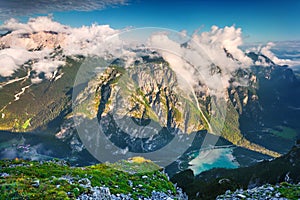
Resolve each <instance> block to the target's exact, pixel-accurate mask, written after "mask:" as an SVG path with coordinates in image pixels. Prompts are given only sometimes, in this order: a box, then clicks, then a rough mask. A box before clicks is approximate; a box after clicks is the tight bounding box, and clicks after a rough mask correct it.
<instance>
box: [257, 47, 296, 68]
mask: <svg viewBox="0 0 300 200" xmlns="http://www.w3.org/2000/svg"><path fill="white" fill-rule="evenodd" d="M275 46H276V44H275V43H273V42H269V43H268V44H267V45H266V46H264V47H262V48H261V50H260V52H261V53H262V54H264V55H265V56H267V57H268V58H270V59H271V60H272V61H273V62H274V63H275V64H277V65H288V66H291V67H292V66H295V65H300V61H293V60H291V59H280V58H278V57H277V56H276V55H275V54H274V53H273V52H272V51H271V49H272V48H274V47H275Z"/></svg>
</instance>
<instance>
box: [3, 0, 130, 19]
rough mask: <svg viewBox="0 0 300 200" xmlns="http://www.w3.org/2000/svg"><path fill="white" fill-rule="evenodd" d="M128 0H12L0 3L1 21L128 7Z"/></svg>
mask: <svg viewBox="0 0 300 200" xmlns="http://www.w3.org/2000/svg"><path fill="white" fill-rule="evenodd" d="M127 3H128V1H127V0H85V1H77V0H66V1H56V0H47V1H44V0H26V1H19V0H10V1H0V19H7V18H10V17H18V16H30V15H32V14H33V13H39V14H46V13H49V12H54V11H70V10H76V11H92V10H102V9H105V8H107V7H111V6H119V5H126V4H127Z"/></svg>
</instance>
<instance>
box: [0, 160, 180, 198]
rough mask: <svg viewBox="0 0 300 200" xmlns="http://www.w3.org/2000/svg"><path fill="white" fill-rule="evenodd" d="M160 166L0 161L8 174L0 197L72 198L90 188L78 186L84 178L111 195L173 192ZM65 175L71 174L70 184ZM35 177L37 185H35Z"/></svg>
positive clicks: (2, 180)
mask: <svg viewBox="0 0 300 200" xmlns="http://www.w3.org/2000/svg"><path fill="white" fill-rule="evenodd" d="M146 169H147V170H146ZM149 169H151V170H149ZM159 169H160V168H159V167H158V166H157V165H155V164H154V163H152V162H148V161H146V162H141V163H138V162H130V161H120V162H118V163H115V164H109V163H106V164H97V165H93V166H87V167H70V166H68V165H61V164H59V163H58V162H56V161H55V162H53V161H51V162H43V163H39V162H36V161H24V160H6V161H0V171H1V173H4V172H5V173H8V174H9V176H7V177H0V199H75V198H76V197H78V196H79V195H80V194H82V193H89V192H90V189H89V188H86V187H83V186H82V185H80V183H82V180H83V179H84V178H88V179H89V180H90V181H91V185H92V186H93V187H94V186H106V187H109V188H110V191H111V193H112V194H118V193H123V194H129V193H130V194H132V197H133V198H134V199H138V196H140V195H141V196H144V197H149V196H151V192H152V191H153V190H155V191H161V192H167V191H168V190H171V191H172V192H173V193H174V194H175V193H176V189H175V187H174V185H173V184H172V183H171V182H169V181H168V178H167V176H166V175H165V174H163V173H161V172H160V170H159ZM64 177H72V183H70V182H69V181H68V180H66V179H65V178H64ZM145 177H146V178H145ZM37 180H38V181H39V186H38V187H36V186H35V185H34V183H35V181H37ZM129 180H130V181H131V182H132V187H131V186H130V184H129Z"/></svg>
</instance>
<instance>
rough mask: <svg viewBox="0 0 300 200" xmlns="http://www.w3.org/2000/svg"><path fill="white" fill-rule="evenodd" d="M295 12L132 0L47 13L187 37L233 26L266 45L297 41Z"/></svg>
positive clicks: (206, 0)
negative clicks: (174, 32) (172, 31)
mask: <svg viewBox="0 0 300 200" xmlns="http://www.w3.org/2000/svg"><path fill="white" fill-rule="evenodd" d="M0 4H1V0H0ZM2 4H3V2H2ZM20 6H22V5H20ZM0 10H1V9H0ZM299 10H300V1H299V0H286V1H279V0H275V1H266V0H265V1H264V0H261V1H258V0H251V1H243V0H239V1H233V0H229V1H213V0H198V1H191V0H187V1H158V0H147V1H142V0H136V1H130V2H129V3H127V5H119V6H108V8H106V9H101V10H97V11H74V10H68V11H59V12H58V11H55V9H52V10H50V11H49V13H53V16H54V19H55V20H57V21H59V22H61V23H63V24H68V25H71V26H77V27H78V26H82V25H90V24H92V23H95V22H96V23H98V24H109V25H110V26H111V27H113V28H124V27H128V26H133V27H149V26H150V27H163V28H170V29H175V30H183V29H184V30H187V31H188V33H190V34H191V33H193V31H194V30H197V29H199V28H200V30H201V31H207V30H209V29H210V27H211V26H212V25H217V26H219V27H224V26H231V25H235V26H236V27H241V28H242V30H243V35H244V38H245V41H246V42H247V41H248V42H259V41H262V42H267V41H283V40H300V22H299V19H300V11H299ZM35 12H36V11H35ZM44 13H45V12H44ZM37 15H39V14H33V15H31V16H37ZM44 15H45V14H44ZM27 18H28V15H27V16H25V17H24V16H23V17H21V19H23V20H26V19H27Z"/></svg>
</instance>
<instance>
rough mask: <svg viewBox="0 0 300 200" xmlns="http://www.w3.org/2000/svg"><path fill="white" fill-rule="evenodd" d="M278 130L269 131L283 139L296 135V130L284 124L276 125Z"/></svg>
mask: <svg viewBox="0 0 300 200" xmlns="http://www.w3.org/2000/svg"><path fill="white" fill-rule="evenodd" d="M277 128H278V129H280V131H279V130H275V129H272V130H271V131H270V132H271V133H272V134H274V135H276V136H278V137H282V138H284V139H293V138H295V137H296V136H297V132H296V131H295V130H294V129H292V128H289V127H286V126H278V127H277Z"/></svg>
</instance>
